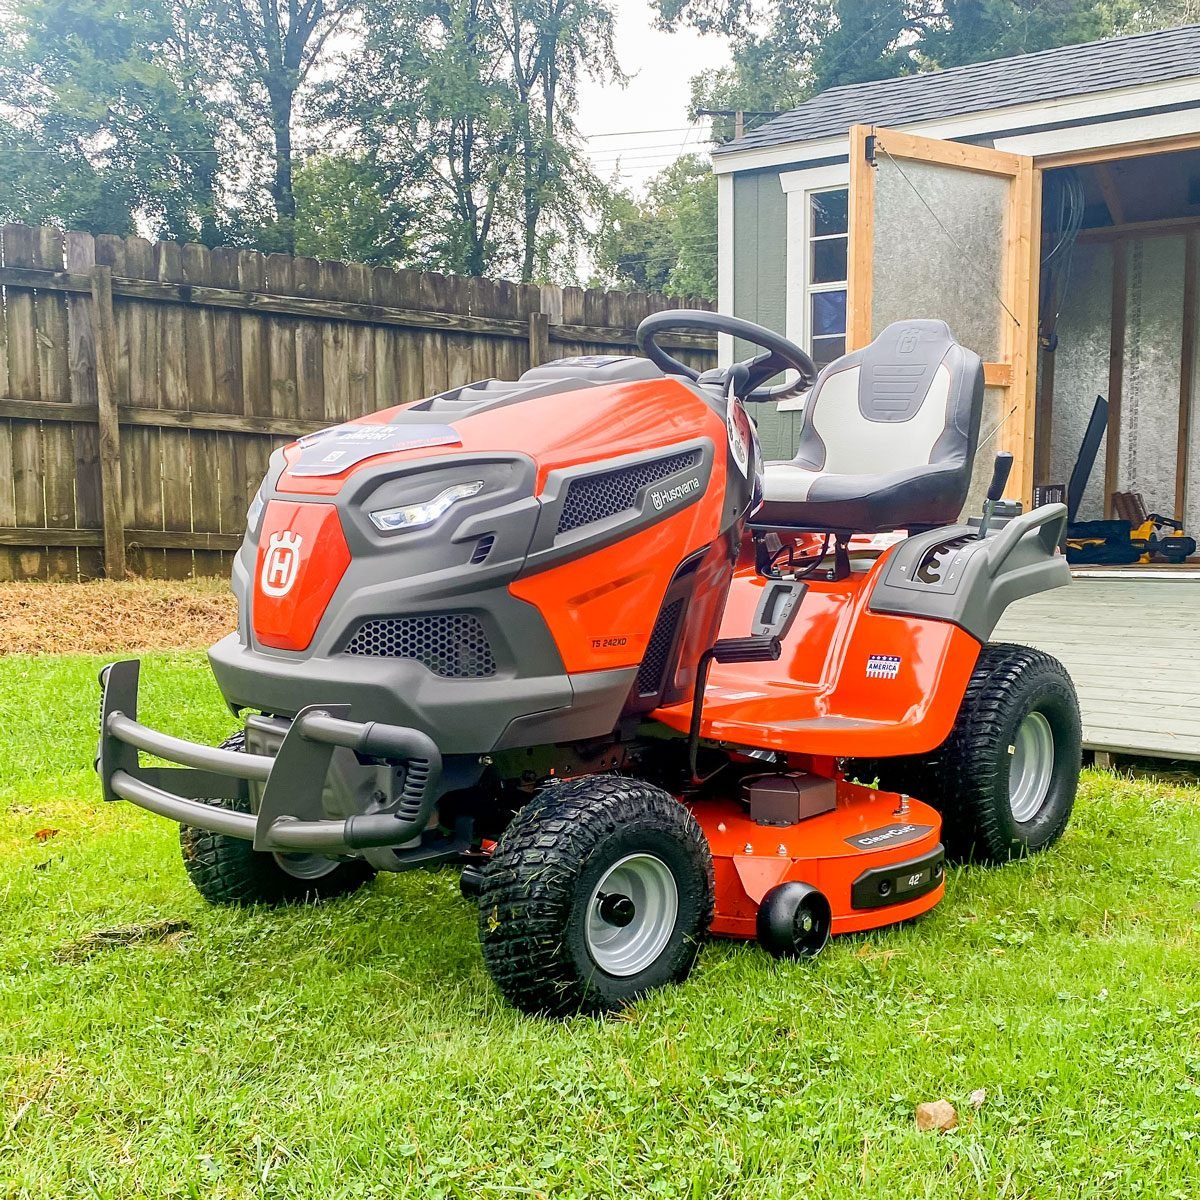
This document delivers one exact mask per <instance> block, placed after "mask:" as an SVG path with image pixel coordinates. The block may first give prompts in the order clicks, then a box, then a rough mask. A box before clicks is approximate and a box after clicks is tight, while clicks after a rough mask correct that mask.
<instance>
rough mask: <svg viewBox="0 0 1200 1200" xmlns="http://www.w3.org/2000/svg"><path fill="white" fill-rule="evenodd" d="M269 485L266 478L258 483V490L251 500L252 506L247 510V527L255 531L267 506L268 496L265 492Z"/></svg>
mask: <svg viewBox="0 0 1200 1200" xmlns="http://www.w3.org/2000/svg"><path fill="white" fill-rule="evenodd" d="M266 486H267V481H266V480H265V479H264V480H263V481H262V483H260V484H259V485H258V491H257V492H255V493H254V499H253V500H251V501H250V507H249V508H248V509H247V510H246V529H247V531H248V532H250V533H253V532H254V531H255V530H256V529H257V528H258V519H259V517H261V516H262V514H263V509H264V508H266V507H267V498H266V496H265V495H264V494H263V491H264V489H265V488H266Z"/></svg>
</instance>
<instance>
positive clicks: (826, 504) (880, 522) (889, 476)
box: [753, 462, 962, 533]
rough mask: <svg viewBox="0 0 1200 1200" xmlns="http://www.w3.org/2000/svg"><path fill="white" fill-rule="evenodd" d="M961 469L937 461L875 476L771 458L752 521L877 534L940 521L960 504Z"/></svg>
mask: <svg viewBox="0 0 1200 1200" xmlns="http://www.w3.org/2000/svg"><path fill="white" fill-rule="evenodd" d="M961 490H962V484H961V472H960V471H959V470H958V469H957V468H956V467H953V466H951V467H946V466H940V465H938V464H925V465H918V466H915V467H911V468H906V469H902V470H897V471H887V472H884V473H880V474H873V475H838V474H831V473H829V472H827V471H812V470H809V469H808V468H806V467H802V466H798V465H797V464H796V463H791V462H769V463H767V464H766V467H765V469H764V471H763V505H762V508H761V509H759V511H758V512H757V513H756V514H755V516H754V519H753V523H754V524H755V525H776V526H780V527H795V528H800V529H818V530H834V529H841V530H852V531H853V532H855V533H877V532H879V531H881V530H885V529H902V528H907V527H908V526H910V525H939V524H942V523H943V522H945V521H946V520H947V516H946V514H947V512H948V511H949V510H950V509H953V508H955V506H956V505H958V504H959V503H961V501H960V499H959V496H960V493H961Z"/></svg>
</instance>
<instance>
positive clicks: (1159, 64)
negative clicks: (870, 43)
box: [713, 25, 1200, 155]
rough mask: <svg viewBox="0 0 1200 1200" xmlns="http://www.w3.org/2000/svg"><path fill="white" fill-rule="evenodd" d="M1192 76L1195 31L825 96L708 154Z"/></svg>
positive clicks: (1069, 49)
mask: <svg viewBox="0 0 1200 1200" xmlns="http://www.w3.org/2000/svg"><path fill="white" fill-rule="evenodd" d="M1190 76H1200V25H1183V26H1180V27H1179V28H1177V29H1162V30H1157V31H1155V32H1152V33H1141V34H1133V35H1130V36H1127V37H1119V38H1109V39H1106V40H1105V41H1100V42H1086V43H1084V44H1082V45H1077V46H1062V47H1060V48H1059V49H1057V50H1042V51H1039V52H1038V53H1036V54H1022V55H1019V56H1017V57H1015V58H1000V59H994V60H993V61H991V62H983V63H973V64H972V65H970V66H966V67H953V68H951V69H949V70H946V71H930V72H928V73H927V74H923V75H905V76H902V77H900V78H898V79H880V80H874V81H872V82H870V83H853V84H847V85H846V86H845V87H837V88H830V89H829V90H828V91H825V92H821V93H820V94H819V95H816V96H814V97H813V98H812V99H811V100H809V101H807V102H806V103H804V104H802V105H800V107H799V108H794V109H792V110H790V111H789V112H786V113H782V114H780V115H779V116H778V117H774V118H773V119H772V120H770V121H768V122H767V123H766V124H765V125H760V126H759V127H758V128H757V129H753V130H751V131H750V132H749V133H747V134H746V135H745V137H743V138H740V139H739V140H738V141H735V142H729V143H727V144H726V145H724V146H720V147H718V148H717V149H716V150H714V151H713V153H714V154H718V155H719V154H728V153H731V152H734V151H738V150H750V149H757V148H761V147H764V146H779V145H785V144H787V143H789V142H807V141H812V140H813V139H816V138H823V137H835V136H837V135H839V134H843V133H845V132H846V130H847V129H849V128H850V126H851V125H854V124H860V123H861V124H878V125H883V124H889V125H904V124H908V123H910V122H914V121H926V120H936V119H937V118H939V117H955V116H962V115H965V114H967V113H974V112H983V111H986V110H988V109H994V108H1008V107H1010V106H1012V105H1018V104H1030V103H1036V102H1037V101H1039V100H1056V99H1060V98H1062V97H1066V96H1081V95H1088V94H1089V93H1093V92H1107V91H1115V90H1117V89H1119V88H1125V87H1134V86H1137V85H1139V84H1147V83H1161V82H1166V81H1169V80H1175V79H1186V78H1188V77H1190Z"/></svg>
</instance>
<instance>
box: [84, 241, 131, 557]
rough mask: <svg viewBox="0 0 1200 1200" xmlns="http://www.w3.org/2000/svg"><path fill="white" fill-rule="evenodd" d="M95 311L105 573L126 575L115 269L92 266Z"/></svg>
mask: <svg viewBox="0 0 1200 1200" xmlns="http://www.w3.org/2000/svg"><path fill="white" fill-rule="evenodd" d="M91 281H92V305H93V308H94V310H95V338H96V400H97V410H98V416H97V421H98V424H99V432H100V497H101V511H102V513H103V515H104V573H105V575H107V576H108V578H109V579H124V578H125V513H124V510H123V508H122V501H121V427H120V425H119V423H118V420H117V390H118V383H117V323H116V319H115V318H114V316H113V298H112V268H111V267H108V266H102V265H97V266H94V267H92V269H91Z"/></svg>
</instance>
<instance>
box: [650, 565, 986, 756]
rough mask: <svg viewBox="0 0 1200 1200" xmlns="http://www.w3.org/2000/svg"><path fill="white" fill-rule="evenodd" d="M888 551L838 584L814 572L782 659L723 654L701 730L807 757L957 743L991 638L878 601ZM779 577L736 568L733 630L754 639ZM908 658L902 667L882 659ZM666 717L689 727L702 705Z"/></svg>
mask: <svg viewBox="0 0 1200 1200" xmlns="http://www.w3.org/2000/svg"><path fill="white" fill-rule="evenodd" d="M886 560H887V555H886V554H885V555H883V556H882V557H881V558H880V559H879V560H878V561H877V562H876V563H875V564H874V565H873V566H872V567H871V569H870V570H868V571H864V572H857V573H854V574H852V575H850V576H849V577H848V578H846V579H843V580H840V581H838V582H836V583H828V582H824V581H818V580H814V581H812V582H811V583H810V584H809V589H808V592H807V594H806V595H805V597H804V599H803V600H802V601H801V604H800V608H799V612H798V614H797V616H796V619H795V622H794V623H793V625H792V627H791V629H790V630H789V631H788V633H787V636H786V638H785V639H784V642H783V655H782V657H781V658H780V660H779V661H778V662H754V663H727V664H721V663H713V665H712V670H711V672H710V674H709V682H708V687H707V690H706V692H705V700H704V716H703V719H702V722H701V735H702V736H703V737H705V738H709V739H712V740H715V741H724V742H732V743H734V744H737V745H743V746H758V747H763V748H768V749H773V750H784V751H787V752H790V753H798V754H825V755H833V756H836V757H868V756H869V757H881V756H889V755H897V754H921V753H924V752H926V751H929V750H933V749H935V748H936V747H937V746H939V745H941V743H942V742H943V741H945V739H946V737H947V736H948V735H949V733H950V730H951V728H952V726H953V724H954V718H955V716H956V715H957V714H958V707H959V705H960V703H961V702H962V697H963V694H964V693H965V691H966V686H967V680H968V679H969V678H970V676H971V672H972V670H974V668H975V662H976V660H977V658H978V657H979V648H980V647H979V643H978V642H977V641H976V640H975V639H974V638H973V637H971V635H970V634H968V633H966V632H964V631H963V630H961V629H959V628H958V627H957V626H956V625H951V624H949V623H948V622H946V621H937V620H932V619H926V618H920V617H903V616H891V615H887V614H883V613H873V612H870V611H869V609H868V602H869V600H870V596H871V589H872V587H873V585H874V583H875V581H876V580H877V579H878V578H879V577H880V574H881V572H882V570H883V567H884V564H885V562H886ZM766 584H767V581H766V580H763V579H761V578H759V576H758V575H756V574H755V572H754V568H753V566H752V565H742V566H740V567H739V568H738V571H737V574H736V575H735V576H734V580H733V584H732V586H731V588H730V592H729V600H728V603H727V604H726V607H725V618H724V621H723V623H722V626H721V636H722V637H726V638H732V637H745V636H746V635H747V634H748V633H749V632H750V627H751V623H752V621H753V618H754V613H755V610H756V608H757V606H758V602H759V600H760V598H761V596H762V589H763V588H764V587H765V586H766ZM872 659H875V661H876V662H879V661H880V660H885V661H887V662H889V663H890V662H891V660H899V661H898V664H897V665H896V671H895V676H894V677H890V676H889V675H888V674H887V673H880V672H879V671H878V670H869V665H870V666H873V664H871V660H872ZM654 716H655V717H656V718H657V719H658V720H660V721H662V722H663V723H664V724H666V725H669V726H671V728H673V729H679V730H686V729H687V728H688V724H689V722H690V720H691V705H689V704H679V705H672V706H670V707H664V708H660V709H657V710H656V711H655V713H654Z"/></svg>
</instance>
